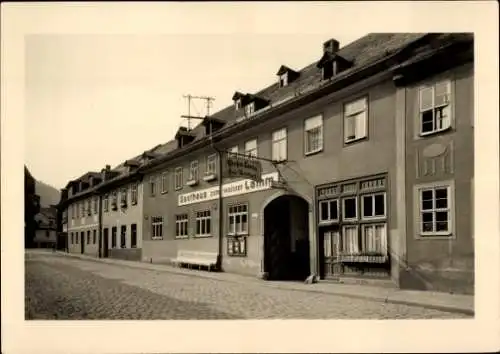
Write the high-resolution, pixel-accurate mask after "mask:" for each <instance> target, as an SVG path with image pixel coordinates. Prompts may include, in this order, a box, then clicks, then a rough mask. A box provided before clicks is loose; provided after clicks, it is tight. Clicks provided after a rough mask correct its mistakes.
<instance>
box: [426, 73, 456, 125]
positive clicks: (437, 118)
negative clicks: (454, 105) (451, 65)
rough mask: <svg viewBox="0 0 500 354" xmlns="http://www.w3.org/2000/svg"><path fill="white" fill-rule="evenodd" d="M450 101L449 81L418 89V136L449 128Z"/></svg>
mask: <svg viewBox="0 0 500 354" xmlns="http://www.w3.org/2000/svg"><path fill="white" fill-rule="evenodd" d="M450 101H451V83H450V81H442V82H438V83H436V84H434V85H430V86H423V87H421V88H420V90H419V107H420V135H428V134H433V133H437V132H440V131H443V130H446V129H448V128H449V127H450V126H451V105H450Z"/></svg>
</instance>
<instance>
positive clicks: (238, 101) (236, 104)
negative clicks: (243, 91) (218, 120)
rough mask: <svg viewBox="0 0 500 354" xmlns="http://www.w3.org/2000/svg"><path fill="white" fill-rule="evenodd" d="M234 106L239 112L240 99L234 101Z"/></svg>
mask: <svg viewBox="0 0 500 354" xmlns="http://www.w3.org/2000/svg"><path fill="white" fill-rule="evenodd" d="M234 105H235V107H236V110H240V109H241V98H239V99H237V100H236V101H234Z"/></svg>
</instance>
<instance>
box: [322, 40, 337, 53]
mask: <svg viewBox="0 0 500 354" xmlns="http://www.w3.org/2000/svg"><path fill="white" fill-rule="evenodd" d="M339 48H340V43H339V41H337V40H336V39H333V38H332V39H329V40H327V41H326V42H325V43H323V53H330V54H335V53H337V52H338V50H339Z"/></svg>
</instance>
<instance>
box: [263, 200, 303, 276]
mask: <svg viewBox="0 0 500 354" xmlns="http://www.w3.org/2000/svg"><path fill="white" fill-rule="evenodd" d="M264 272H265V273H267V278H268V279H269V280H304V279H306V278H307V276H309V274H310V260H309V204H308V202H307V201H306V200H305V199H303V198H302V197H300V196H297V195H289V194H284V195H280V196H278V197H277V198H275V199H273V200H272V201H270V202H269V204H267V205H266V206H265V207H264Z"/></svg>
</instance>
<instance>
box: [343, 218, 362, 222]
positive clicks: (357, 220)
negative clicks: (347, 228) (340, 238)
mask: <svg viewBox="0 0 500 354" xmlns="http://www.w3.org/2000/svg"><path fill="white" fill-rule="evenodd" d="M342 221H343V222H351V223H355V222H359V219H358V218H349V219H342Z"/></svg>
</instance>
